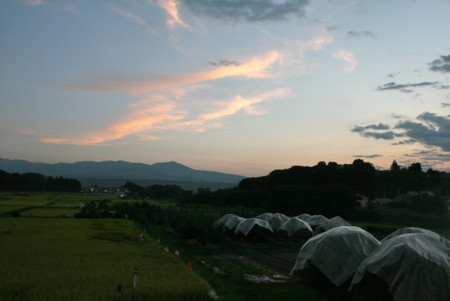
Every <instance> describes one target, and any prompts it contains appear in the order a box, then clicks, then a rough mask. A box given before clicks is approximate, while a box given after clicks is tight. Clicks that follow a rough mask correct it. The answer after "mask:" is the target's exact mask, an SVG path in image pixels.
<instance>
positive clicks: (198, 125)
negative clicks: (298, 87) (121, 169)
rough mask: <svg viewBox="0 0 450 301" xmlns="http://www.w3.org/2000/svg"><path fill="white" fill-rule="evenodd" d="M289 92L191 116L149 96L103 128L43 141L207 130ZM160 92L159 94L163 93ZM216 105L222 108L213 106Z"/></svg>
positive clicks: (113, 138) (234, 101)
mask: <svg viewBox="0 0 450 301" xmlns="http://www.w3.org/2000/svg"><path fill="white" fill-rule="evenodd" d="M288 93H289V90H288V89H276V90H273V91H269V92H266V93H263V94H261V95H258V96H255V97H242V96H236V97H234V98H233V99H232V100H231V101H229V102H220V103H216V104H214V105H213V108H211V109H210V113H206V114H202V115H200V116H197V117H195V116H192V117H190V118H189V115H188V112H185V111H181V110H179V109H178V107H177V104H176V102H171V101H168V100H165V101H164V100H163V99H161V98H159V99H156V100H155V101H156V102H158V103H156V104H155V103H151V100H150V99H149V100H147V102H141V103H140V105H139V106H133V107H132V108H133V109H134V111H132V112H131V113H129V114H128V115H127V116H125V117H124V118H123V119H122V120H120V121H118V122H115V123H113V124H112V125H110V126H109V127H107V128H105V129H104V130H101V131H98V132H94V133H91V134H86V135H80V136H78V137H71V138H44V139H41V140H40V141H41V142H46V143H55V144H75V145H95V144H102V143H106V142H110V141H116V140H119V139H122V138H125V137H127V136H131V135H136V136H137V137H138V138H139V139H141V140H156V139H158V137H156V136H154V135H149V134H148V133H149V132H150V133H151V132H152V133H154V132H156V131H167V130H180V131H196V132H204V131H206V130H208V129H211V128H217V127H221V126H222V124H221V123H220V122H217V121H216V120H217V119H220V118H224V117H227V116H231V115H233V114H236V113H237V112H239V111H241V110H245V111H246V112H247V113H248V114H261V112H260V111H257V110H256V108H255V105H256V104H258V103H261V102H264V101H267V100H270V99H272V98H279V97H283V96H285V95H287V94H288ZM157 96H159V97H160V95H157ZM199 106H201V105H199ZM217 107H220V108H219V109H214V108H217ZM194 109H195V108H194ZM191 115H192V114H191Z"/></svg>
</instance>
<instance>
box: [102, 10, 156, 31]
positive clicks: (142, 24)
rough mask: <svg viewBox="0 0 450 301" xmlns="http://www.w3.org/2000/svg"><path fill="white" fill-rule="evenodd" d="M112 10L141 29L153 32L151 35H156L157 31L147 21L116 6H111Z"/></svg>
mask: <svg viewBox="0 0 450 301" xmlns="http://www.w3.org/2000/svg"><path fill="white" fill-rule="evenodd" d="M109 7H110V9H111V10H113V11H115V12H116V13H118V14H120V15H122V16H124V17H126V18H128V19H129V20H131V21H132V22H133V23H135V24H136V25H138V26H139V27H140V28H141V29H143V30H145V31H148V32H151V33H156V31H155V30H154V29H153V27H152V26H150V24H149V23H147V21H145V20H144V19H142V18H141V17H139V16H137V15H135V14H133V13H131V12H129V11H126V10H124V9H121V8H118V7H116V6H113V5H110V6H109Z"/></svg>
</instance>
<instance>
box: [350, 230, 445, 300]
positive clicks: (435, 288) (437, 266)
mask: <svg viewBox="0 0 450 301" xmlns="http://www.w3.org/2000/svg"><path fill="white" fill-rule="evenodd" d="M366 271H367V272H370V273H372V274H376V275H378V276H379V277H380V278H382V279H384V280H385V281H386V282H387V283H388V285H389V290H390V292H391V294H392V296H393V297H394V299H395V300H396V301H411V300H414V301H447V300H450V250H449V249H448V248H447V247H446V246H445V245H443V244H442V243H440V242H439V241H438V240H436V239H434V238H432V237H430V236H428V235H426V234H422V233H411V234H402V235H399V236H396V237H393V238H391V239H388V240H386V241H384V242H383V243H382V244H381V245H380V246H379V247H378V248H376V249H375V250H374V251H373V252H372V254H370V256H368V257H367V258H366V259H365V260H364V261H363V262H362V263H361V265H360V266H359V267H358V270H357V271H356V273H355V276H354V277H353V280H352V283H351V286H350V289H352V288H353V286H354V285H355V284H356V283H358V282H360V281H361V279H362V278H363V277H364V273H365V272H366Z"/></svg>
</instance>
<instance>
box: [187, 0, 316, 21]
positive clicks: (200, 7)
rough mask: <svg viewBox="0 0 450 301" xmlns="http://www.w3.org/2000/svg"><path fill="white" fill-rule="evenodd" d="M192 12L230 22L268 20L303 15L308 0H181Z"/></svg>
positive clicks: (279, 19)
mask: <svg viewBox="0 0 450 301" xmlns="http://www.w3.org/2000/svg"><path fill="white" fill-rule="evenodd" d="M181 1H182V3H183V4H184V5H186V6H187V7H188V8H189V9H190V10H191V11H192V12H193V13H194V14H196V15H198V16H206V17H209V18H212V19H217V20H225V21H232V22H239V21H245V22H269V21H282V20H286V19H287V18H288V17H289V16H295V17H298V18H301V17H304V15H305V8H306V7H307V6H308V4H309V1H308V0H281V1H279V0H262V1H254V0H248V1H236V0H220V1H217V0H181Z"/></svg>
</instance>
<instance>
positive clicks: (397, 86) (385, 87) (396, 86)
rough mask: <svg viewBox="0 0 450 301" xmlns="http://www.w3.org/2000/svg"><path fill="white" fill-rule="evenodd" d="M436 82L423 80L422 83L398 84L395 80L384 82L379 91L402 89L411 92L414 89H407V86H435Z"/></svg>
mask: <svg viewBox="0 0 450 301" xmlns="http://www.w3.org/2000/svg"><path fill="white" fill-rule="evenodd" d="M435 84H437V82H421V83H414V84H396V83H394V82H390V83H387V84H384V85H382V86H379V87H378V88H377V90H378V91H385V90H400V91H401V92H407V93H410V92H412V90H410V89H407V88H411V87H424V86H433V85H435Z"/></svg>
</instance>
